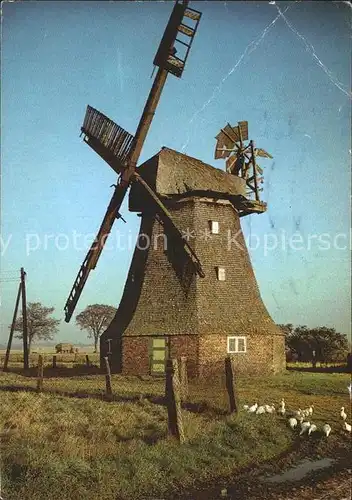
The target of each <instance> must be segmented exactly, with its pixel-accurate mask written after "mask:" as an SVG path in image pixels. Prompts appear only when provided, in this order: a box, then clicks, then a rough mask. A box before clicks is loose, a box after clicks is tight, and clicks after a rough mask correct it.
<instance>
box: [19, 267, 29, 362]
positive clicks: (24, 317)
mask: <svg viewBox="0 0 352 500" xmlns="http://www.w3.org/2000/svg"><path fill="white" fill-rule="evenodd" d="M25 278H26V273H25V272H24V269H23V267H21V288H22V320H23V368H24V369H25V370H28V368H29V356H28V328H27V301H26V280H25Z"/></svg>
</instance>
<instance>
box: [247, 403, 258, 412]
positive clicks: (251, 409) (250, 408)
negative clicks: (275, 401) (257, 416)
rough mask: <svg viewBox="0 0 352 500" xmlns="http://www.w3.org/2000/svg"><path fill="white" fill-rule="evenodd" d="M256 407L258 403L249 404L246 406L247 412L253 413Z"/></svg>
mask: <svg viewBox="0 0 352 500" xmlns="http://www.w3.org/2000/svg"><path fill="white" fill-rule="evenodd" d="M257 408H258V403H255V404H254V405H252V406H250V407H249V408H248V413H254V412H256V411H257Z"/></svg>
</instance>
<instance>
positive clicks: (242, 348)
mask: <svg viewBox="0 0 352 500" xmlns="http://www.w3.org/2000/svg"><path fill="white" fill-rule="evenodd" d="M227 352H228V354H233V353H238V352H247V339H246V337H227Z"/></svg>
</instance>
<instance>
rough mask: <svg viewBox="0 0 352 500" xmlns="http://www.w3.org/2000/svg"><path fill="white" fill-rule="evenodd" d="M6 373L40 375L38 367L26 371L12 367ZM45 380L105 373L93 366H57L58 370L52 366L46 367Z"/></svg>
mask: <svg viewBox="0 0 352 500" xmlns="http://www.w3.org/2000/svg"><path fill="white" fill-rule="evenodd" d="M5 373H14V374H16V375H21V376H23V377H29V378H32V377H36V376H37V373H38V368H37V367H36V366H32V367H30V368H28V370H25V369H23V368H20V367H11V368H9V369H8V370H7V371H5ZM44 374H45V375H44V379H46V378H61V377H62V378H71V377H79V376H82V377H83V376H86V375H104V372H103V371H102V370H101V369H100V367H99V366H96V365H91V366H86V365H77V366H74V367H73V368H72V367H68V366H57V367H56V368H52V367H50V366H45V367H44Z"/></svg>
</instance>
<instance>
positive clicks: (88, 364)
mask: <svg viewBox="0 0 352 500" xmlns="http://www.w3.org/2000/svg"><path fill="white" fill-rule="evenodd" d="M86 365H87V366H88V367H89V366H90V363H89V356H88V354H86Z"/></svg>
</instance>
